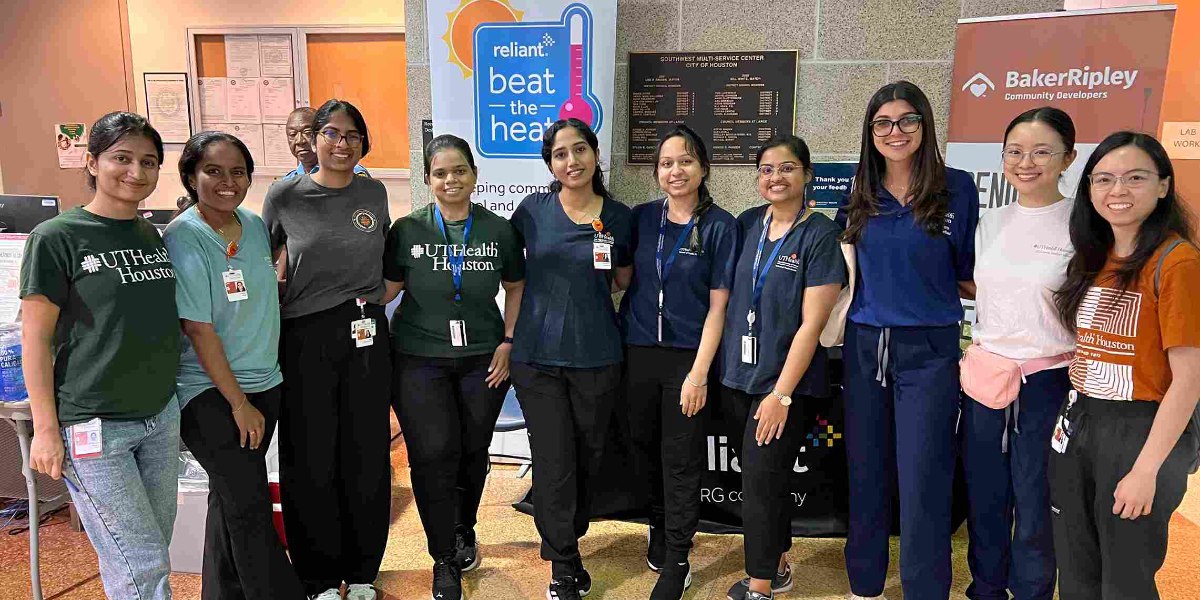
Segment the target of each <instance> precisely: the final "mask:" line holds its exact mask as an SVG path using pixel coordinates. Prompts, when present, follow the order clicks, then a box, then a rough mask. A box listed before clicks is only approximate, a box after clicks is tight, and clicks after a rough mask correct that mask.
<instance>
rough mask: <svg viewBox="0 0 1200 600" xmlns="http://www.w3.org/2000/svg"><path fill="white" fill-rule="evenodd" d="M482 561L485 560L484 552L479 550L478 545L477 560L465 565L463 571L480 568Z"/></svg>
mask: <svg viewBox="0 0 1200 600" xmlns="http://www.w3.org/2000/svg"><path fill="white" fill-rule="evenodd" d="M482 562H483V553H482V552H480V551H479V547H478V546H476V547H475V560H473V561H471V564H469V565H467V566H465V567H463V568H462V572H463V573H470V572H471V571H474V570H475V569H478V568H479V565H480V564H481V563H482ZM464 598H466V597H465V596H464Z"/></svg>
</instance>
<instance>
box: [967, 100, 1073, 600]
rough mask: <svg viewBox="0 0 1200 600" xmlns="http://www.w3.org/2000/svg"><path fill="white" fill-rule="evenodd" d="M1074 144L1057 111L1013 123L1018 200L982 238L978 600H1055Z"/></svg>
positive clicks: (974, 406)
mask: <svg viewBox="0 0 1200 600" xmlns="http://www.w3.org/2000/svg"><path fill="white" fill-rule="evenodd" d="M1074 145H1075V126H1074V124H1073V123H1072V122H1071V118H1070V117H1069V116H1068V115H1067V114H1066V113H1065V112H1063V111H1061V110H1059V109H1056V108H1049V107H1044V108H1036V109H1033V110H1030V111H1027V112H1025V113H1022V114H1021V115H1019V116H1018V117H1017V118H1015V119H1013V121H1012V123H1010V124H1009V126H1008V129H1007V130H1006V131H1005V134H1004V150H1003V162H1004V177H1005V179H1007V180H1008V183H1009V184H1010V185H1012V187H1013V188H1015V189H1016V190H1017V191H1018V192H1019V193H1020V199H1019V200H1018V201H1017V202H1016V203H1014V204H1010V205H1008V206H1005V207H1003V208H999V209H995V210H992V211H990V212H988V213H986V214H985V215H984V216H983V217H982V218H981V219H980V221H979V227H978V229H977V230H976V233H975V250H976V253H977V254H976V256H977V258H976V264H975V284H976V286H977V292H976V317H977V324H976V326H975V329H974V339H975V343H974V345H972V346H971V347H970V348H968V349H967V352H966V355H965V356H964V357H963V360H962V364H961V378H962V386H963V391H964V396H965V397H964V399H963V412H962V451H963V465H964V468H965V471H966V479H967V496H968V501H969V506H970V510H969V513H968V529H969V532H970V546H969V551H968V562H969V564H970V567H971V575H972V578H973V581H972V583H971V585H970V587H968V588H967V597H968V598H971V600H992V599H1007V598H1008V592H1011V593H1012V595H1013V597H1014V599H1015V600H1050V599H1051V598H1053V596H1054V582H1055V561H1054V539H1053V533H1052V527H1051V522H1050V487H1049V482H1048V479H1047V477H1046V465H1047V462H1048V459H1049V452H1050V448H1049V445H1048V444H1047V442H1046V441H1047V440H1048V439H1050V434H1051V432H1052V430H1053V429H1054V421H1055V416H1056V414H1057V412H1058V409H1059V407H1060V406H1061V405H1062V403H1063V401H1064V400H1065V399H1066V396H1067V393H1068V392H1069V391H1070V389H1071V383H1070V379H1069V378H1068V375H1067V366H1068V363H1069V360H1070V358H1071V351H1072V349H1073V348H1074V345H1075V344H1074V341H1075V340H1074V337H1073V336H1072V334H1071V332H1069V331H1067V329H1066V328H1065V327H1064V326H1063V325H1062V324H1061V321H1060V320H1059V318H1058V312H1057V309H1056V307H1055V304H1054V290H1056V289H1058V288H1059V287H1060V286H1061V285H1062V283H1063V281H1064V280H1065V278H1066V270H1067V262H1068V261H1069V260H1070V258H1071V256H1072V255H1073V254H1074V249H1073V247H1072V245H1071V238H1070V232H1069V228H1068V218H1069V216H1070V214H1071V206H1072V204H1073V202H1072V200H1071V199H1069V198H1064V197H1063V195H1062V194H1061V193H1060V192H1059V185H1058V184H1059V179H1060V177H1061V176H1062V174H1063V172H1064V171H1066V169H1067V168H1068V167H1069V166H1070V165H1071V162H1072V161H1073V160H1074V159H1075V150H1074Z"/></svg>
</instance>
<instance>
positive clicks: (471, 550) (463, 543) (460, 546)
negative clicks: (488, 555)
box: [454, 533, 483, 573]
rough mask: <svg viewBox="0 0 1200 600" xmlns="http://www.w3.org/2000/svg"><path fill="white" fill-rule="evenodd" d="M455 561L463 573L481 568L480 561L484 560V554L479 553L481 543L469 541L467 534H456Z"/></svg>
mask: <svg viewBox="0 0 1200 600" xmlns="http://www.w3.org/2000/svg"><path fill="white" fill-rule="evenodd" d="M454 547H455V554H454V562H455V563H457V564H458V568H459V569H460V570H462V572H463V573H469V572H471V571H474V570H475V569H477V568H479V563H481V562H483V556H481V555H480V554H479V545H478V544H477V543H476V542H475V541H474V540H472V541H471V542H470V543H468V542H467V538H466V536H464V535H463V534H461V533H456V534H454Z"/></svg>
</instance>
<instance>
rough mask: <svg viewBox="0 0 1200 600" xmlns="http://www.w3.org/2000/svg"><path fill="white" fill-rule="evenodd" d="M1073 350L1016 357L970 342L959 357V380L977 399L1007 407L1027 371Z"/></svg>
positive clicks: (1045, 366) (1054, 362)
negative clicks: (1049, 354) (1021, 358)
mask: <svg viewBox="0 0 1200 600" xmlns="http://www.w3.org/2000/svg"><path fill="white" fill-rule="evenodd" d="M1074 355H1075V353H1074V352H1065V353H1063V354H1059V355H1057V356H1047V357H1044V358H1035V359H1032V360H1027V361H1015V360H1012V359H1010V358H1005V357H1003V356H1000V355H999V354H994V353H992V352H988V351H987V350H984V349H983V346H980V345H979V344H971V345H970V346H968V347H967V349H966V351H965V352H964V353H963V357H962V360H961V361H959V363H958V364H959V383H960V384H961V385H962V389H963V392H965V393H966V394H967V395H968V396H970V397H971V398H973V399H974V400H975V401H976V402H978V403H980V404H982V405H984V406H986V407H988V408H995V409H1002V408H1008V405H1010V404H1012V403H1013V401H1014V400H1016V399H1017V394H1019V393H1020V392H1021V383H1022V382H1023V381H1025V378H1026V377H1027V376H1029V375H1033V374H1034V373H1037V372H1039V371H1045V370H1046V369H1049V368H1051V367H1053V366H1054V365H1057V364H1059V363H1061V362H1063V361H1065V360H1070V359H1071V358H1072V357H1073V356H1074Z"/></svg>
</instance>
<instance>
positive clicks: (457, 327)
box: [450, 321, 467, 348]
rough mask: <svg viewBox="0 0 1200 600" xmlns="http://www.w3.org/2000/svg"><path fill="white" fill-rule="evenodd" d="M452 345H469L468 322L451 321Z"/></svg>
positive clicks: (461, 346) (459, 346)
mask: <svg viewBox="0 0 1200 600" xmlns="http://www.w3.org/2000/svg"><path fill="white" fill-rule="evenodd" d="M450 345H451V346H454V347H455V348H464V347H466V345H467V322H466V321H450Z"/></svg>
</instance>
